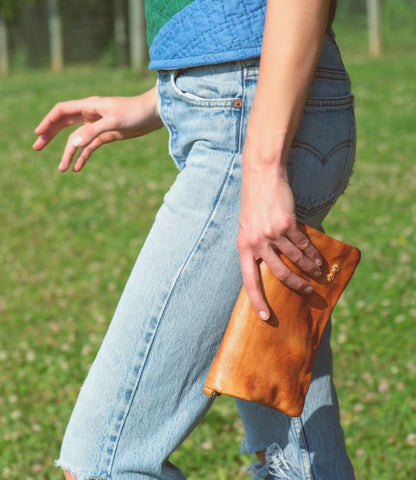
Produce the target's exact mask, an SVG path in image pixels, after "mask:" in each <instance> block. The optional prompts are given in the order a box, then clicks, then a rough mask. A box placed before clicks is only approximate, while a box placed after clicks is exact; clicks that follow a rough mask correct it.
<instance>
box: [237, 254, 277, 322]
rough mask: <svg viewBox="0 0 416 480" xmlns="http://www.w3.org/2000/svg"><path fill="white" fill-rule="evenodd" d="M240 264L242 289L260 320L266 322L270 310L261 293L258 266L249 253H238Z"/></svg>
mask: <svg viewBox="0 0 416 480" xmlns="http://www.w3.org/2000/svg"><path fill="white" fill-rule="evenodd" d="M240 264H241V273H242V276H243V283H244V288H245V289H246V292H247V295H248V298H249V299H250V303H251V305H252V306H253V308H254V309H255V310H256V311H257V312H258V314H259V316H260V318H261V319H262V320H268V319H269V317H270V310H269V307H268V305H267V303H266V301H265V299H264V296H263V293H262V291H261V287H260V272H259V266H258V264H257V262H256V260H255V259H254V257H253V256H252V255H251V252H250V251H248V250H247V251H244V252H240Z"/></svg>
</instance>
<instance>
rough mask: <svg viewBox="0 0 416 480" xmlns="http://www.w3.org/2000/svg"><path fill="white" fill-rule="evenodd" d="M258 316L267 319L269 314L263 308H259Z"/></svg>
mask: <svg viewBox="0 0 416 480" xmlns="http://www.w3.org/2000/svg"><path fill="white" fill-rule="evenodd" d="M259 316H260V318H261V319H262V320H265V321H266V320H268V319H269V314H268V313H267V312H265V311H264V310H261V311H260V312H259Z"/></svg>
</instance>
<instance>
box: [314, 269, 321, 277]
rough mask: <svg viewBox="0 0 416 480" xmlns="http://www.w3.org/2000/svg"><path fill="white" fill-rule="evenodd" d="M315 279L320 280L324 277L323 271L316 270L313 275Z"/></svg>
mask: <svg viewBox="0 0 416 480" xmlns="http://www.w3.org/2000/svg"><path fill="white" fill-rule="evenodd" d="M312 275H313V276H314V277H315V278H319V277H320V276H322V271H321V270H315V271H314V272H313V274H312Z"/></svg>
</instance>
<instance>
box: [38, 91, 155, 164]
mask: <svg viewBox="0 0 416 480" xmlns="http://www.w3.org/2000/svg"><path fill="white" fill-rule="evenodd" d="M78 123H81V124H82V125H81V126H80V127H79V128H77V129H76V130H75V131H74V132H72V133H71V134H70V135H69V137H68V141H67V143H66V146H65V149H64V152H63V154H62V159H61V162H60V164H59V167H58V168H59V170H60V171H61V172H65V171H66V170H68V168H69V167H70V165H71V163H72V161H73V160H74V159H75V154H76V152H77V150H78V149H80V152H79V155H78V156H77V157H76V159H75V163H74V166H73V170H74V171H75V172H78V171H79V170H81V169H82V167H83V166H84V165H85V163H86V162H87V160H88V159H89V158H90V156H91V154H92V153H93V152H94V151H95V150H97V149H98V148H99V147H100V146H101V145H103V144H104V143H109V142H113V141H115V140H124V139H127V138H134V137H140V136H142V135H145V134H147V133H150V132H152V131H154V130H157V129H158V128H160V127H162V125H163V124H162V121H161V119H160V116H159V113H158V110H157V93H156V88H153V89H151V90H149V91H148V92H146V93H144V94H142V95H139V96H137V97H88V98H84V99H81V100H70V101H66V102H60V103H58V104H56V105H55V106H54V107H53V108H52V110H50V112H49V113H48V114H47V115H46V116H45V117H44V119H43V120H42V121H41V122H40V124H39V125H38V126H37V127H36V129H35V133H36V135H38V138H37V140H36V141H35V143H34V144H33V148H34V150H42V149H43V148H44V147H45V146H46V145H48V143H49V142H50V141H51V140H52V139H53V138H54V137H55V136H56V135H57V134H58V133H59V132H60V131H61V130H63V129H64V128H66V127H69V126H71V125H75V124H78Z"/></svg>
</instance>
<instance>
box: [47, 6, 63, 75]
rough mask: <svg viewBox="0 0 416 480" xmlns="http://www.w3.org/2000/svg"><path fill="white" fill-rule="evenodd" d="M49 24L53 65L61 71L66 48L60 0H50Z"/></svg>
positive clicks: (53, 67) (55, 69)
mask: <svg viewBox="0 0 416 480" xmlns="http://www.w3.org/2000/svg"><path fill="white" fill-rule="evenodd" d="M48 24H49V46H50V52H51V67H52V70H54V71H60V70H62V68H63V66H64V48H63V40H62V38H63V35H62V22H61V17H60V15H59V4H58V0H48Z"/></svg>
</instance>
